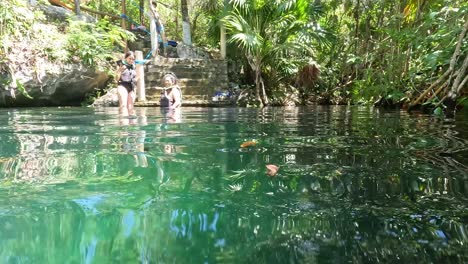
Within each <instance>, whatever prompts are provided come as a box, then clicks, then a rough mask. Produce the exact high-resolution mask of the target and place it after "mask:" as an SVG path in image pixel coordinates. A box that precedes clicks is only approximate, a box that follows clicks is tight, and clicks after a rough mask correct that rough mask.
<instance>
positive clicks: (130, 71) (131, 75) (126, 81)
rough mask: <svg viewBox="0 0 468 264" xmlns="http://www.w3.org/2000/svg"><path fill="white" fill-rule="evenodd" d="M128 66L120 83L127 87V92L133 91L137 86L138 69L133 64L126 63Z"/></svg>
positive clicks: (121, 76)
mask: <svg viewBox="0 0 468 264" xmlns="http://www.w3.org/2000/svg"><path fill="white" fill-rule="evenodd" d="M125 66H127V68H126V69H125V70H124V71H123V72H122V74H121V75H120V80H119V83H118V84H119V85H121V86H123V87H125V89H127V92H129V93H130V92H132V91H133V90H134V87H135V78H136V71H135V68H134V67H133V65H127V64H126V65H125Z"/></svg>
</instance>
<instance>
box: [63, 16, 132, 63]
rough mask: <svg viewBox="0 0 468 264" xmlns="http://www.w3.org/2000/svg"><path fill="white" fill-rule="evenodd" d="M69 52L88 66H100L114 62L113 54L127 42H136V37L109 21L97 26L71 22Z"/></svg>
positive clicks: (101, 21) (99, 23)
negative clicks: (107, 62)
mask: <svg viewBox="0 0 468 264" xmlns="http://www.w3.org/2000/svg"><path fill="white" fill-rule="evenodd" d="M69 23H70V24H69V27H68V30H67V33H68V44H67V50H68V51H69V52H70V54H71V56H70V57H72V58H74V59H75V60H76V59H77V58H79V59H81V61H82V62H83V63H84V64H87V65H99V64H101V63H102V62H106V61H109V60H112V59H113V58H112V55H111V54H112V52H113V51H115V49H116V48H117V47H118V46H120V47H125V40H134V39H135V36H134V35H133V34H132V33H129V32H127V31H125V30H123V29H121V28H120V27H118V26H115V25H113V24H111V23H109V21H107V20H100V21H99V22H98V23H97V24H91V23H87V22H83V21H77V20H70V21H69Z"/></svg>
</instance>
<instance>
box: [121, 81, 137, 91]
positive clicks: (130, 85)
mask: <svg viewBox="0 0 468 264" xmlns="http://www.w3.org/2000/svg"><path fill="white" fill-rule="evenodd" d="M119 85H121V86H123V87H125V89H127V92H129V93H130V92H132V91H133V90H134V89H133V86H134V85H133V83H132V82H124V81H119Z"/></svg>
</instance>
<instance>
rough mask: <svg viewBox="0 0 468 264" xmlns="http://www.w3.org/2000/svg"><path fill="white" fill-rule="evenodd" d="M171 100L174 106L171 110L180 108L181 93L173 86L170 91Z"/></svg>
mask: <svg viewBox="0 0 468 264" xmlns="http://www.w3.org/2000/svg"><path fill="white" fill-rule="evenodd" d="M171 95H172V99H173V100H174V104H172V108H178V107H181V106H182V93H181V92H180V88H179V87H178V86H175V87H174V88H172V91H171Z"/></svg>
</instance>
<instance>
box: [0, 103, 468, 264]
mask: <svg viewBox="0 0 468 264" xmlns="http://www.w3.org/2000/svg"><path fill="white" fill-rule="evenodd" d="M137 115H138V118H136V119H128V118H119V116H118V112H117V109H115V108H102V109H90V108H35V109H21V110H8V109H2V110H0V137H1V141H0V170H1V175H0V189H1V192H0V201H2V202H1V203H0V204H1V205H0V223H2V224H0V234H1V238H0V259H1V260H2V262H5V263H17V262H31V261H32V262H39V263H49V262H52V263H55V262H56V263H59V262H60V263H62V262H67V263H70V262H71V263H75V262H76V263H78V262H79V263H91V262H98V263H99V262H132V263H133V262H142V263H161V262H162V263H166V262H176V263H192V262H193V263H218V262H246V263H255V262H260V263H315V262H321V263H340V262H355V263H375V262H410V261H411V262H417V263H427V262H444V263H460V262H466V261H467V260H468V253H466V252H467V251H466V244H467V243H468V237H467V225H468V213H467V212H468V210H467V204H468V203H467V200H468V190H467V188H468V168H467V165H466V164H468V122H467V118H468V117H466V116H463V115H461V116H459V117H457V119H455V120H439V119H435V118H433V117H431V116H427V115H421V116H414V115H409V114H407V113H405V112H400V111H387V110H379V109H374V108H365V107H346V106H337V107H333V106H327V107H325V106H324V107H321V106H316V107H309V108H265V109H262V110H258V109H247V108H183V109H182V110H180V111H164V110H160V109H154V108H138V109H137ZM244 142H255V143H252V144H250V146H246V144H244V145H243V146H246V147H241V144H242V143H244ZM268 164H274V165H277V166H279V171H278V174H277V175H276V176H274V177H270V176H267V175H266V167H265V165H268Z"/></svg>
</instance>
